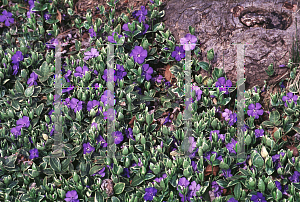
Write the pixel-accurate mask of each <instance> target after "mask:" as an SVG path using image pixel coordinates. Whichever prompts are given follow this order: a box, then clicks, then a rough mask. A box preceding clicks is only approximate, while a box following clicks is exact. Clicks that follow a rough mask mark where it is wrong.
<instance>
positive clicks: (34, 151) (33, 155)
mask: <svg viewBox="0 0 300 202" xmlns="http://www.w3.org/2000/svg"><path fill="white" fill-rule="evenodd" d="M29 153H30V156H29V158H30V159H34V158H38V157H39V151H38V149H37V148H34V149H32V150H30V151H29Z"/></svg>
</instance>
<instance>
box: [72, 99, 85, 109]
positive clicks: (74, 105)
mask: <svg viewBox="0 0 300 202" xmlns="http://www.w3.org/2000/svg"><path fill="white" fill-rule="evenodd" d="M82 103H83V101H79V100H78V99H76V98H72V100H71V102H70V107H71V109H73V110H74V112H75V113H76V112H78V111H80V110H82Z"/></svg>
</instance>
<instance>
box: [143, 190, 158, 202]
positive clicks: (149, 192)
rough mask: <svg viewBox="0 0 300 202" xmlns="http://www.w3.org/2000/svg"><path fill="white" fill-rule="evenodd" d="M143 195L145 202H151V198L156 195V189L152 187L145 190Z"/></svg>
mask: <svg viewBox="0 0 300 202" xmlns="http://www.w3.org/2000/svg"><path fill="white" fill-rule="evenodd" d="M145 192H146V193H145V195H144V199H145V200H146V201H152V200H153V197H154V196H156V194H157V189H155V188H154V187H149V188H146V189H145Z"/></svg>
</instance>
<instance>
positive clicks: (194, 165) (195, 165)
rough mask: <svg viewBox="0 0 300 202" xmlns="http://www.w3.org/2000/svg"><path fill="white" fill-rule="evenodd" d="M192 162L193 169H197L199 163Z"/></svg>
mask: <svg viewBox="0 0 300 202" xmlns="http://www.w3.org/2000/svg"><path fill="white" fill-rule="evenodd" d="M191 164H192V168H193V170H194V171H197V164H196V163H195V161H192V162H191Z"/></svg>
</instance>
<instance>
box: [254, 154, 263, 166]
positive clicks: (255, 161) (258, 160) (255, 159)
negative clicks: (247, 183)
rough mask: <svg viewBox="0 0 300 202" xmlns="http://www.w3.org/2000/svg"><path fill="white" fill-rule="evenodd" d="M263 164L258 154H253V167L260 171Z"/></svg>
mask: <svg viewBox="0 0 300 202" xmlns="http://www.w3.org/2000/svg"><path fill="white" fill-rule="evenodd" d="M264 163H265V162H264V159H263V158H262V157H261V156H260V155H259V154H255V156H254V157H253V165H254V166H255V167H257V168H258V169H260V168H262V167H263V166H264Z"/></svg>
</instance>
